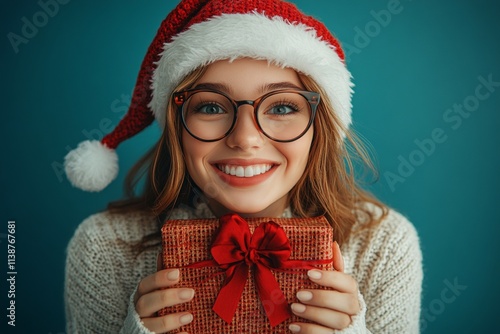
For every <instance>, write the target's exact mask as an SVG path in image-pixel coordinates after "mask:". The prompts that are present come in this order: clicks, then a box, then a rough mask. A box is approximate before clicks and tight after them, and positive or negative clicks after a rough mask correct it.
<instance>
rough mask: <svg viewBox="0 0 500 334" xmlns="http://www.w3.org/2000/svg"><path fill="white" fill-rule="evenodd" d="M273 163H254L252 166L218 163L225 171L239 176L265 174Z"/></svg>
mask: <svg viewBox="0 0 500 334" xmlns="http://www.w3.org/2000/svg"><path fill="white" fill-rule="evenodd" d="M271 167H272V165H268V164H266V165H252V166H245V167H243V166H234V165H217V168H219V169H220V170H221V171H222V172H223V173H226V174H228V175H233V176H237V177H253V176H257V175H260V174H264V173H266V172H268V171H269V170H270V169H271Z"/></svg>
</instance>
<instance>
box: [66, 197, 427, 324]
mask: <svg viewBox="0 0 500 334" xmlns="http://www.w3.org/2000/svg"><path fill="white" fill-rule="evenodd" d="M287 215H288V212H285V214H284V216H287ZM211 217H213V215H212V213H211V212H210V210H208V208H207V207H206V206H205V205H201V206H199V207H198V208H197V209H196V210H193V209H177V210H175V211H174V212H173V214H172V216H171V219H192V218H211ZM358 224H359V223H358ZM158 228H159V225H158V222H157V221H156V220H155V219H154V218H152V217H150V216H147V215H144V214H132V215H118V214H110V213H109V212H104V213H99V214H96V215H93V216H91V217H89V218H87V219H86V220H85V221H84V222H82V223H81V224H80V226H79V227H78V229H77V230H76V232H75V234H74V236H73V237H72V239H71V241H70V242H69V245H68V249H67V259H66V280H65V306H66V321H67V332H68V333H127V334H139V333H143V334H151V333H152V332H150V331H149V330H148V329H147V328H145V327H144V326H143V325H142V324H141V322H140V319H139V316H138V314H137V312H136V311H135V305H134V303H133V297H134V294H135V291H136V288H137V285H138V283H139V281H140V280H141V279H142V278H144V277H146V276H148V275H150V274H152V273H154V272H155V271H156V256H157V253H158V252H159V251H160V247H161V246H158V248H156V249H150V250H147V251H145V252H143V253H142V254H140V255H139V256H138V257H136V253H135V252H134V251H133V249H132V244H134V243H136V242H138V241H140V240H141V239H142V237H143V236H145V235H147V234H150V233H153V232H155V231H157V229H158ZM341 251H342V255H343V257H344V262H345V272H346V273H348V274H350V275H352V276H353V277H354V278H355V279H356V280H357V282H358V284H359V290H360V294H359V301H360V303H361V306H362V309H361V312H360V313H359V314H358V315H357V316H355V317H353V322H352V324H351V325H350V326H349V327H348V328H346V329H345V330H343V331H336V332H335V333H342V334H348V333H349V334H351V333H390V334H399V333H404V334H406V333H418V332H419V317H420V298H421V297H420V293H421V284H422V276H423V275H422V255H421V251H420V245H419V240H418V236H417V233H416V231H415V228H414V227H413V225H411V223H409V222H408V220H406V218H404V217H403V216H402V215H400V214H399V213H397V212H395V211H392V210H391V211H390V214H389V216H388V217H387V218H386V219H385V220H384V221H383V222H382V223H381V224H380V225H378V226H377V227H376V228H375V229H373V230H364V231H362V232H361V233H359V234H356V235H354V236H353V237H352V238H350V240H348V242H346V243H344V244H343V245H342V247H341ZM191 334H201V333H191Z"/></svg>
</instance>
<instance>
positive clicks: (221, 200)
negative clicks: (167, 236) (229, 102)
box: [182, 59, 313, 217]
mask: <svg viewBox="0 0 500 334" xmlns="http://www.w3.org/2000/svg"><path fill="white" fill-rule="evenodd" d="M193 87H194V88H197V87H204V88H206V87H213V88H217V89H218V90H220V91H222V92H223V93H225V94H227V95H228V96H229V97H231V98H232V99H233V100H255V99H257V98H259V97H260V96H262V95H264V94H266V93H269V92H271V91H274V90H277V89H289V88H295V89H302V90H303V89H304V87H303V85H302V84H301V82H300V79H299V76H298V75H297V73H296V72H295V71H294V70H292V69H288V68H284V69H283V68H280V67H276V66H274V65H268V63H267V61H264V60H253V59H239V60H235V61H233V62H229V61H218V62H215V63H213V64H211V65H209V66H208V67H207V69H206V71H205V73H204V74H203V75H202V76H201V77H200V78H199V79H198V80H197V81H196V82H195V84H194V86H193ZM206 102H212V101H206ZM210 107H212V105H210ZM280 108H283V107H282V106H280V107H279V108H275V109H276V110H278V112H280V110H283V109H280ZM285 108H286V107H285ZM210 110H213V107H212V109H210ZM259 118H260V117H259ZM312 138H313V128H312V127H311V128H309V130H308V131H307V132H306V133H305V135H304V136H302V137H301V138H299V139H297V140H295V141H293V142H289V143H280V142H276V141H273V140H271V139H269V138H268V137H266V136H265V135H264V134H263V133H262V132H260V130H259V128H258V126H257V124H256V122H255V119H254V109H253V107H252V106H251V105H246V104H245V105H242V106H240V107H239V108H238V119H237V122H236V124H235V127H234V129H233V131H232V132H231V133H230V134H229V135H228V136H227V137H225V138H223V139H221V140H218V141H215V142H203V141H200V140H198V139H196V138H194V137H193V136H191V135H190V134H189V133H188V132H187V131H186V130H185V129H183V132H182V147H183V151H184V156H185V162H186V166H187V170H188V173H189V175H190V176H191V178H192V179H193V181H194V182H195V183H196V185H197V186H198V187H199V188H200V189H201V190H202V191H203V193H204V194H205V196H206V197H207V199H208V201H209V205H210V207H211V208H212V210H213V211H214V213H215V214H216V215H217V216H220V215H223V214H225V213H227V212H235V213H239V214H241V215H243V216H246V217H264V216H265V217H279V216H281V214H282V213H283V210H284V209H285V208H286V207H287V206H288V196H287V195H288V192H289V191H290V190H291V189H292V188H293V186H294V185H295V184H296V183H297V181H298V180H299V179H300V177H301V176H302V174H303V172H304V170H305V167H306V164H307V160H308V157H309V150H310V147H311V143H312Z"/></svg>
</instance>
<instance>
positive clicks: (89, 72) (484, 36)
mask: <svg viewBox="0 0 500 334" xmlns="http://www.w3.org/2000/svg"><path fill="white" fill-rule="evenodd" d="M294 2H295V3H297V4H298V5H299V7H300V8H301V9H303V10H304V11H305V12H307V13H309V14H312V15H315V16H317V17H319V18H320V19H321V20H322V21H324V22H325V23H326V25H327V26H328V27H329V28H330V29H331V30H332V31H334V32H335V34H336V35H337V37H338V38H339V39H340V40H341V41H342V42H343V43H344V47H346V46H353V47H357V49H358V50H356V52H353V49H352V48H350V51H351V52H349V53H350V54H349V57H348V58H349V59H348V66H349V68H350V70H351V72H352V73H353V76H354V81H355V83H356V88H355V91H356V93H355V95H354V100H353V104H354V116H353V117H354V127H355V129H356V130H357V131H358V132H359V133H361V134H362V135H363V137H364V138H365V139H366V140H367V141H368V142H369V143H370V144H371V145H372V146H373V148H374V151H375V152H376V157H377V166H378V169H379V171H380V180H379V181H378V182H377V183H375V184H374V185H373V186H372V187H371V189H372V190H373V191H374V192H375V193H376V194H377V195H378V196H379V197H380V198H381V199H383V200H384V201H386V202H387V203H388V204H389V205H391V206H393V207H395V208H397V209H398V210H399V211H401V212H402V213H403V214H405V215H407V216H408V217H409V218H410V219H411V221H412V222H413V223H414V225H415V226H416V228H417V230H418V232H419V234H420V237H421V245H422V250H423V254H424V271H425V279H424V284H423V301H422V307H423V309H425V310H426V311H425V312H423V314H422V315H423V320H422V329H423V332H425V333H429V334H430V333H443V332H446V333H448V332H451V333H470V332H483V333H489V332H495V331H497V328H498V325H497V323H496V321H495V320H496V319H497V317H498V315H497V313H498V310H499V308H498V298H499V297H500V288H499V284H498V279H499V274H500V267H499V265H498V263H499V257H498V254H500V252H499V251H500V249H499V248H500V247H499V245H500V243H499V242H498V236H499V234H500V233H499V232H500V228H499V223H500V221H499V218H498V217H499V216H498V204H497V202H498V200H499V196H498V193H499V192H498V189H499V187H500V178H499V173H498V172H499V170H500V168H499V167H500V159H499V150H498V144H499V130H498V129H499V128H500V117H499V111H500V110H499V106H500V92H499V91H498V90H499V88H500V87H497V88H496V90H495V91H494V92H493V93H491V95H490V97H489V98H487V99H485V100H484V101H481V102H480V104H479V106H478V107H477V110H475V111H474V112H472V113H471V115H470V117H468V118H466V119H463V122H462V123H461V125H460V126H459V127H458V128H456V129H453V128H452V127H451V125H454V124H455V123H450V122H446V121H445V120H444V119H443V115H444V114H445V112H446V110H447V109H449V108H451V107H453V105H454V104H455V103H463V102H464V100H465V99H466V98H468V97H469V96H470V95H473V94H474V93H475V89H476V86H477V85H478V84H479V81H478V77H479V76H482V77H485V78H488V76H489V75H491V76H492V78H493V81H496V82H499V81H500V66H499V65H500V63H499V59H500V45H499V40H500V34H499V32H500V20H498V14H499V13H500V11H499V8H498V7H499V5H498V4H497V3H496V2H495V1H451V0H446V1H430V0H413V1H409V0H408V1H402V2H401V5H400V7H398V8H403V10H402V11H401V12H400V13H398V14H394V15H392V16H391V22H390V23H389V24H387V25H386V26H381V25H380V24H377V23H374V22H376V21H375V19H374V16H373V15H372V13H371V11H375V12H379V11H380V10H383V9H386V8H387V6H388V4H389V3H391V1H382V0H376V1H374V0H372V1H362V2H361V1H340V0H336V1H326V0H324V1H306V0H296V1H294ZM175 3H176V2H172V1H159V0H149V1H141V2H140V1H118V0H109V1H99V2H98V1H78V0H73V1H70V2H69V3H68V4H65V5H61V6H60V8H59V12H58V13H57V14H56V15H54V17H50V18H49V19H48V22H47V23H46V25H44V26H43V27H41V28H39V31H38V33H37V34H36V36H34V37H33V38H31V39H29V41H28V43H27V44H21V45H20V46H19V52H18V53H15V52H14V50H13V47H12V46H11V43H10V42H9V40H8V38H7V34H8V33H9V32H13V33H16V34H21V28H22V26H23V24H24V23H23V21H22V18H23V17H26V18H28V19H29V20H30V21H31V22H32V18H33V15H35V14H36V13H37V12H39V11H40V10H41V7H40V5H39V4H38V3H37V2H36V1H12V0H11V1H3V2H2V4H3V6H2V8H3V9H2V11H1V14H0V15H1V20H0V25H1V29H0V34H2V42H1V44H0V47H1V57H2V58H1V59H2V61H1V62H0V66H1V73H2V74H1V77H2V80H1V82H2V88H1V91H2V104H1V105H2V107H1V108H2V116H1V122H0V127H1V128H0V129H1V131H0V133H1V136H2V140H1V141H0V143H1V144H0V145H1V152H2V162H1V171H2V172H1V174H0V182H1V184H0V186H1V191H2V196H1V201H0V208H1V211H0V249H1V252H0V259H1V261H0V263H1V266H0V268H2V269H1V271H2V273H1V274H0V278H1V279H0V281H1V285H0V289H1V290H0V296H1V303H2V304H1V305H0V309H1V310H3V311H2V312H1V313H2V314H1V317H0V322H1V325H0V332H2V333H10V332H13V333H14V332H15V333H26V332H28V331H34V332H37V333H63V332H64V331H65V324H64V306H63V280H64V261H65V247H66V245H67V243H68V241H69V238H70V237H71V236H72V234H73V232H74V230H75V228H76V227H77V225H78V224H79V223H80V222H81V221H82V220H83V219H84V218H85V217H87V216H88V215H90V214H92V213H94V212H96V211H98V210H101V209H103V208H104V207H105V205H106V204H107V202H109V201H111V200H113V199H117V198H119V197H120V196H121V184H122V181H123V178H124V175H125V172H126V171H127V170H128V168H129V167H130V166H131V165H132V164H133V162H135V161H136V160H137V159H138V158H139V157H140V156H141V154H142V153H143V152H144V151H145V150H146V149H147V148H149V147H150V146H151V145H152V144H153V142H154V141H155V140H156V139H157V137H158V135H159V130H158V128H157V126H156V125H154V126H152V127H150V129H148V130H147V131H145V132H144V133H142V134H140V135H139V136H137V137H135V138H134V139H132V140H129V141H128V142H126V143H124V144H122V145H121V146H120V147H119V149H118V154H119V156H120V168H121V171H120V174H119V177H118V180H117V181H115V182H114V183H113V184H112V185H111V186H109V187H108V188H107V189H106V190H104V191H103V192H101V193H99V194H95V193H84V192H82V191H79V190H77V189H75V188H72V187H71V186H70V184H69V183H68V181H67V180H66V179H65V178H64V175H62V173H61V164H62V161H63V157H64V155H65V154H66V153H67V150H68V147H71V148H73V147H75V146H76V145H77V143H78V142H80V141H82V140H84V139H85V135H84V132H85V131H88V132H90V133H92V134H93V135H94V138H96V139H98V138H99V136H100V133H99V132H103V131H104V132H108V131H109V130H111V128H112V126H114V125H115V124H117V122H118V120H119V119H120V117H121V116H122V115H123V113H124V111H125V110H126V107H127V105H128V103H129V98H130V94H131V91H132V88H133V86H134V83H135V79H136V75H137V73H138V69H139V66H140V63H141V61H142V57H143V56H144V54H145V52H146V49H147V47H148V45H149V43H150V41H151V39H152V38H153V36H154V34H155V32H156V29H157V27H158V26H159V24H160V22H161V20H162V19H163V18H164V16H165V15H166V14H167V13H168V12H169V11H170V10H171V9H172V8H173V7H174V5H175ZM377 26H378V27H379V28H380V29H377ZM366 28H368V30H366ZM369 29H372V30H369ZM360 32H369V33H370V34H371V35H372V37H370V36H369V37H368V39H367V38H365V40H364V41H361V37H360V34H361V33H360ZM361 42H363V43H361ZM469 101H470V100H469ZM455 125H456V124H455ZM436 128H440V129H442V131H443V133H444V136H446V141H444V142H443V143H438V144H436V147H435V149H434V151H433V152H432V153H431V154H429V155H425V156H424V159H423V161H420V162H421V164H420V165H419V166H417V167H416V168H415V170H414V171H413V172H412V173H409V174H411V175H408V177H405V178H404V182H398V183H397V184H395V185H394V186H393V187H392V189H391V186H390V184H389V183H388V182H387V179H386V175H387V172H392V173H397V169H398V165H399V164H400V160H398V159H399V157H400V156H402V157H403V158H405V159H409V156H410V155H412V154H413V157H414V158H415V157H417V158H418V156H417V155H418V153H414V152H415V151H416V150H418V146H417V145H416V144H415V140H424V139H425V138H429V137H430V136H431V133H432V131H433V130H434V129H436ZM8 220H15V221H16V226H17V228H16V234H15V236H16V244H15V245H16V252H17V253H16V266H17V272H18V275H17V281H16V306H17V307H16V327H15V329H13V328H11V327H7V325H6V316H5V315H6V310H5V309H6V307H7V306H6V305H7V304H6V300H7V298H6V294H7V293H6V292H7V286H6V274H5V273H6V272H7V270H6V258H7V256H6V255H7V253H6V247H7V246H6V245H7V242H6V233H7V221H8ZM454 280H456V281H457V282H458V284H460V285H463V286H466V288H465V290H463V291H461V292H460V295H458V296H456V298H455V300H454V301H453V302H449V303H444V302H443V300H442V293H443V291H444V289H445V288H446V286H447V285H446V283H445V282H451V283H453V282H454ZM389 288H390V287H389ZM446 293H447V294H446V296H447V297H449V296H451V295H450V294H449V292H446ZM424 314H427V316H424ZM5 329H6V330H5Z"/></svg>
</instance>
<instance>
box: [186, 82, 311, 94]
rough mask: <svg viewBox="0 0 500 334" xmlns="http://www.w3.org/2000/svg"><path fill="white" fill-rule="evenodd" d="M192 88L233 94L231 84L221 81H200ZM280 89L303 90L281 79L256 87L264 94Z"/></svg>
mask: <svg viewBox="0 0 500 334" xmlns="http://www.w3.org/2000/svg"><path fill="white" fill-rule="evenodd" d="M193 88H194V89H214V90H218V91H222V92H224V93H226V94H228V95H232V94H233V89H232V88H231V86H229V85H227V84H225V83H221V82H205V83H200V84H198V85H196V86H195V87H193ZM280 89H297V90H303V89H304V88H303V87H300V86H297V85H296V84H294V83H291V82H288V81H282V82H273V83H267V84H264V85H262V86H260V88H259V89H258V92H259V94H265V93H268V92H271V91H274V90H280Z"/></svg>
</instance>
